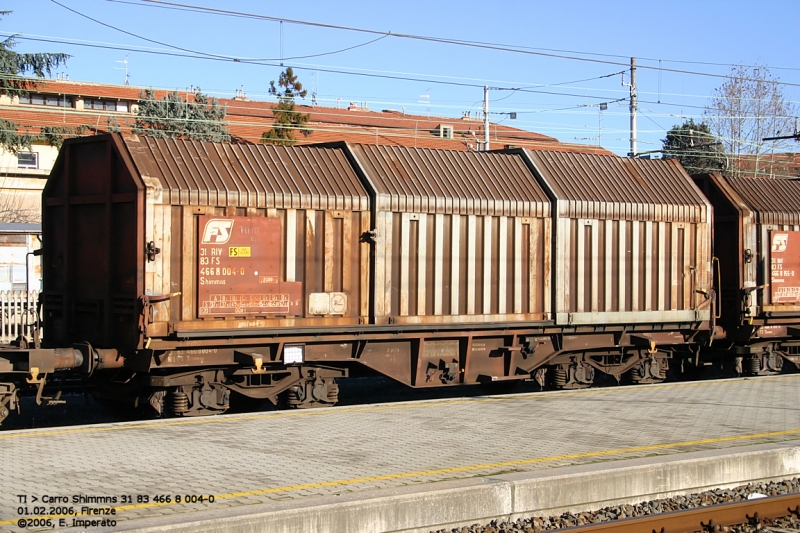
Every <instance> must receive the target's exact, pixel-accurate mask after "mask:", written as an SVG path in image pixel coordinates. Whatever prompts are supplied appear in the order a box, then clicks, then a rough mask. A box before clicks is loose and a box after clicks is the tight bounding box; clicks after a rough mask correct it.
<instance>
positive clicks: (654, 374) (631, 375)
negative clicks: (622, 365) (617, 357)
mask: <svg viewBox="0 0 800 533" xmlns="http://www.w3.org/2000/svg"><path fill="white" fill-rule="evenodd" d="M668 370H669V364H668V362H667V358H666V357H647V358H645V359H643V360H642V361H641V362H640V363H639V364H637V365H636V366H634V367H633V368H631V369H630V370H629V371H628V379H629V381H630V382H631V383H634V384H645V383H650V384H652V383H661V382H663V381H664V380H665V379H667V371H668Z"/></svg>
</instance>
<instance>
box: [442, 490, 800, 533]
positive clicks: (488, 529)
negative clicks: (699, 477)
mask: <svg viewBox="0 0 800 533" xmlns="http://www.w3.org/2000/svg"><path fill="white" fill-rule="evenodd" d="M798 492H800V478H794V479H790V480H788V481H773V482H769V483H750V484H747V485H741V486H739V487H735V488H732V489H715V490H709V491H705V492H699V493H695V494H686V495H681V496H674V497H672V498H662V499H658V500H650V501H646V502H641V503H637V504H635V505H627V504H626V505H615V506H611V507H603V508H602V509H599V510H597V511H587V512H580V513H564V514H562V515H560V516H550V517H547V518H545V517H541V516H534V517H531V518H520V519H518V520H517V521H515V522H507V521H505V520H492V521H491V522H489V523H488V524H483V525H481V524H473V525H471V526H468V527H467V526H465V527H458V528H453V529H439V530H436V532H435V533H512V532H513V533H518V532H521V533H537V532H539V531H552V530H556V529H562V528H567V527H574V526H582V525H585V524H597V523H600V522H608V521H610V520H620V519H623V518H632V517H636V516H647V515H653V514H658V513H668V512H671V511H680V510H683V509H693V508H696V507H705V506H709V505H717V504H720V503H730V502H738V501H742V500H746V499H748V497H750V496H755V497H759V495H762V496H779V495H782V494H792V493H798ZM773 522H774V523H771V524H769V525H768V527H769V526H771V527H777V528H786V529H800V519H799V518H798V517H796V516H790V517H786V518H781V519H775V521H773ZM759 528H760V529H759ZM724 530H725V531H728V532H730V533H746V532H751V531H757V530H760V531H768V529H764V526H763V525H762V526H758V527H754V526H748V525H742V526H732V527H730V528H725V529H724Z"/></svg>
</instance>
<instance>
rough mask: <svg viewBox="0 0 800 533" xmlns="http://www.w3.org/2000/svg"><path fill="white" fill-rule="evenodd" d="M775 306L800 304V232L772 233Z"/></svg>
mask: <svg viewBox="0 0 800 533" xmlns="http://www.w3.org/2000/svg"><path fill="white" fill-rule="evenodd" d="M769 239H770V243H771V248H770V251H771V253H770V267H771V270H772V278H771V281H770V289H771V293H772V303H773V304H785V303H789V304H794V303H798V302H800V231H770V232H769Z"/></svg>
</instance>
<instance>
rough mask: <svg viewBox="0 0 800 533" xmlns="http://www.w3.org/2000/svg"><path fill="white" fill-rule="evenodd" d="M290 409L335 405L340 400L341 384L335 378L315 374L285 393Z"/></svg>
mask: <svg viewBox="0 0 800 533" xmlns="http://www.w3.org/2000/svg"><path fill="white" fill-rule="evenodd" d="M283 396H284V399H285V403H286V406H287V407H289V409H309V408H313V407H333V406H334V405H336V403H337V402H338V401H339V385H337V384H336V380H335V379H333V378H323V377H320V376H318V375H317V376H314V377H313V378H312V379H308V380H306V381H304V382H301V383H298V384H297V385H295V386H293V387H289V389H288V390H287V391H286V392H285V393H283Z"/></svg>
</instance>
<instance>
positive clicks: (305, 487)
mask: <svg viewBox="0 0 800 533" xmlns="http://www.w3.org/2000/svg"><path fill="white" fill-rule="evenodd" d="M798 434H800V429H788V430H785V431H770V432H766V433H753V434H750V435H735V436H731V437H716V438H713V439H699V440H689V441H681V442H669V443H665V444H651V445H647V446H633V447H630V448H617V449H613V450H600V451H595V452H584V453H572V454H566V455H553V456H550V457H534V458H532V459H520V460H517V461H501V462H497V463H484V464H478V465H468V466H454V467H450V468H438V469H435V470H419V471H415V472H401V473H397V474H384V475H380V476H369V477H359V478H351V479H338V480H335V481H321V482H317V483H306V484H302V485H289V486H286V487H274V488H270V489H258V490H250V491H242V492H230V493H227V494H216V495H214V499H215V500H223V499H233V498H244V497H248V496H259V495H263V494H275V493H280V492H292V491H298V490H310V489H318V488H324V487H338V486H347V485H353V484H357V483H370V482H375V481H387V480H393V479H406V478H413V477H428V476H437V475H441V474H454V473H460V472H474V471H478V470H487V469H492V468H507V467H512V466H523V465H532V464H540V463H549V462H553V461H564V460H569V459H590V458H596V457H605V456H608V455H620V454H629V453H637V452H648V451H657V450H666V449H670V448H680V447H686V446H699V445H703V444H719V443H722V442H737V441H743V440H751V439H764V438H772V437H784V436H787V435H798ZM165 505H184V504H182V503H181V504H176V503H174V502H172V503H155V502H149V503H138V504H132V505H121V506H115V507H114V508H115V509H116V510H117V512H118V513H119V512H123V511H131V510H135V509H149V508H154V507H163V506H165ZM209 505H213V504H209ZM211 508H212V507H209V509H211ZM70 517H71V518H76V517H75V516H72V515H45V516H37V517H35V518H40V519H42V518H44V519H47V518H70ZM29 518H33V517H29ZM95 518H96V517H95ZM18 519H19V518H15V519H12V520H4V521H0V525H8V524H14V523H16V522H17V520H18Z"/></svg>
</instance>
